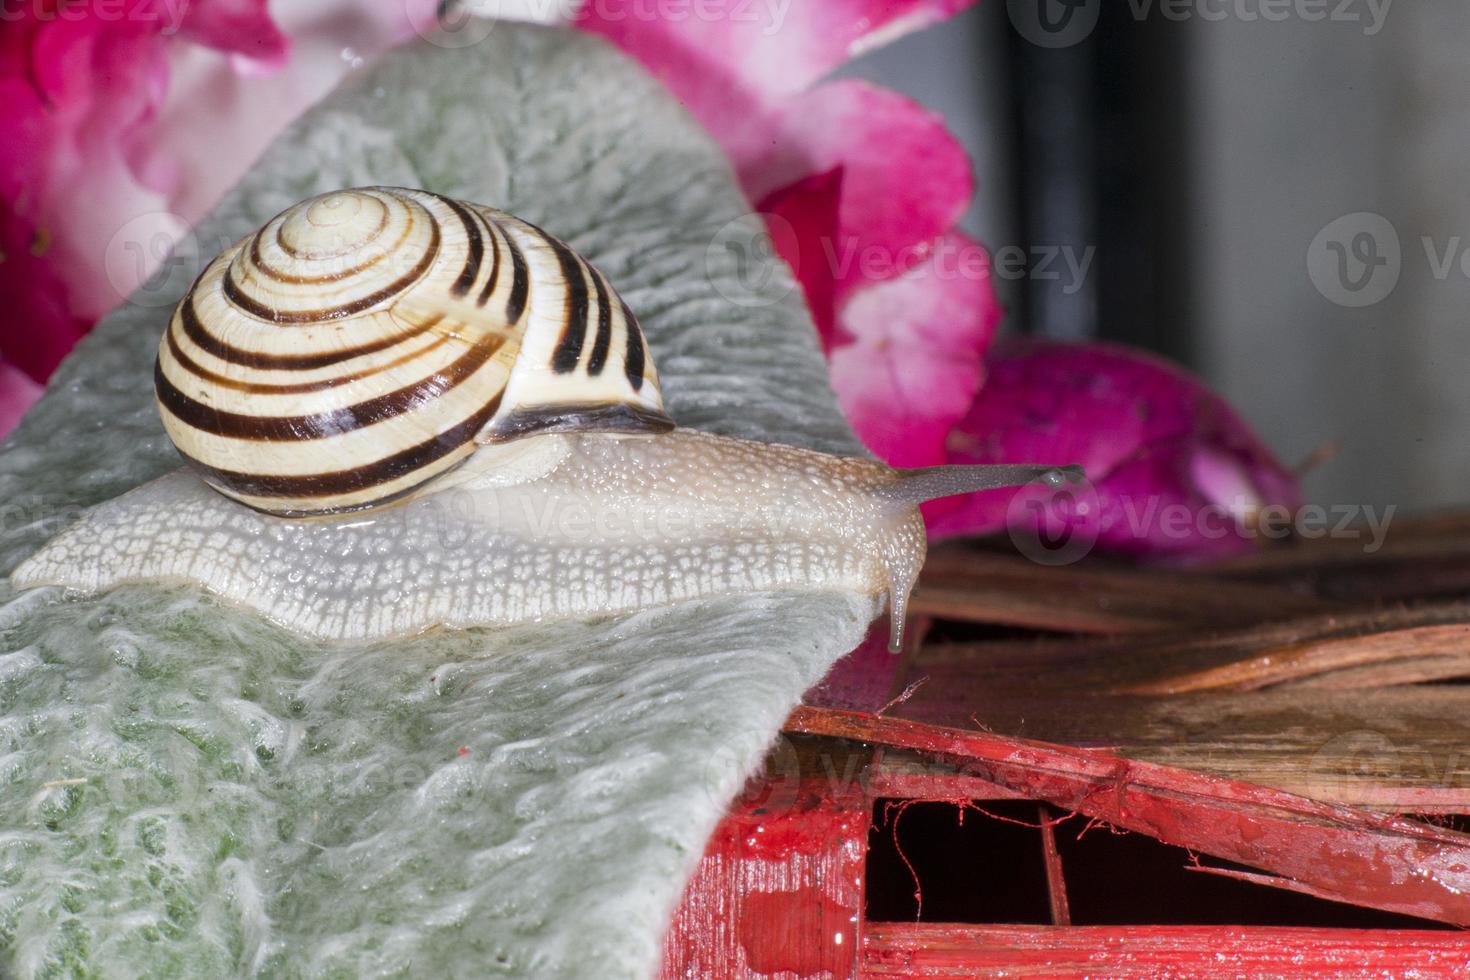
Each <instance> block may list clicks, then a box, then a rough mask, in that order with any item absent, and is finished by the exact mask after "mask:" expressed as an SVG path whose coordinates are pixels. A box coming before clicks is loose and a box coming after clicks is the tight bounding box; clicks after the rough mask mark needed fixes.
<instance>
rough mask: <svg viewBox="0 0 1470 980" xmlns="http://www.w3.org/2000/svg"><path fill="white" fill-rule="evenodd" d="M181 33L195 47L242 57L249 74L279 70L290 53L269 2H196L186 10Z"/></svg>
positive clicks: (233, 0) (180, 27) (219, 0)
mask: <svg viewBox="0 0 1470 980" xmlns="http://www.w3.org/2000/svg"><path fill="white" fill-rule="evenodd" d="M179 30H180V34H181V35H182V36H183V37H185V38H188V39H189V40H190V41H193V42H195V43H196V44H202V45H204V46H205V47H207V48H213V49H214V50H216V51H225V52H229V53H232V54H237V55H240V56H242V58H243V59H244V64H245V65H246V67H247V73H252V74H255V73H264V72H268V71H273V70H275V69H277V68H280V67H281V66H283V65H284V64H285V63H286V59H287V57H289V56H290V53H291V42H290V41H289V40H287V38H286V35H284V34H282V33H281V31H280V29H279V28H278V27H276V24H275V21H273V20H271V17H270V14H269V12H267V10H266V0H195V2H193V3H190V4H189V5H188V7H187V8H185V13H184V22H183V24H182V25H179Z"/></svg>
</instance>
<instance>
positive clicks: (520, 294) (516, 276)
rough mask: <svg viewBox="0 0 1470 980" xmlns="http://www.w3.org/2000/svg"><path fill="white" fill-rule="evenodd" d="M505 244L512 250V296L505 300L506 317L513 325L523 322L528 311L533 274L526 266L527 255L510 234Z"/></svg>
mask: <svg viewBox="0 0 1470 980" xmlns="http://www.w3.org/2000/svg"><path fill="white" fill-rule="evenodd" d="M505 244H506V246H507V247H508V248H509V250H510V296H509V298H507V299H506V301H505V319H506V320H507V321H508V322H509V323H510V324H512V325H515V324H517V323H520V322H521V315H522V314H523V313H525V312H526V300H527V299H529V298H530V295H531V274H530V272H529V271H528V270H527V268H526V256H525V255H524V254H522V252H521V249H520V246H519V245H517V244H516V243H515V239H514V238H511V237H510V236H509V235H506V236H505Z"/></svg>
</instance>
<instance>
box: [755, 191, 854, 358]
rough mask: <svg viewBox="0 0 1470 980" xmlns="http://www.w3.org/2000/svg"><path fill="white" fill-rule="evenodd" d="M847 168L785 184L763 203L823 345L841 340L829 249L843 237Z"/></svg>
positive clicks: (768, 223)
mask: <svg viewBox="0 0 1470 980" xmlns="http://www.w3.org/2000/svg"><path fill="white" fill-rule="evenodd" d="M841 200H842V168H841V167H838V168H836V169H834V170H829V171H827V172H826V173H820V174H814V175H813V176H811V177H807V178H805V179H804V180H799V181H797V182H796V183H794V184H791V185H790V186H788V187H783V188H781V189H780V190H779V191H777V192H776V193H774V194H772V195H771V196H769V197H767V198H766V199H765V200H764V201H762V202H761V203H760V206H759V208H758V210H759V211H760V212H761V213H762V214H764V215H765V216H766V227H767V229H768V231H769V232H770V235H771V242H772V244H773V245H774V247H775V249H776V254H778V255H780V256H781V258H782V259H784V260H785V261H786V264H787V265H789V266H791V271H792V272H794V273H795V274H796V278H797V280H798V281H799V282H800V283H801V288H802V292H803V293H804V294H805V295H806V305H807V307H808V308H809V309H810V310H811V311H812V319H813V320H814V321H815V322H816V325H817V335H818V336H820V337H821V338H822V347H823V349H825V350H828V351H830V350H831V348H832V345H833V344H834V343H835V342H836V339H837V282H836V278H835V277H834V275H833V271H832V264H831V263H830V262H827V261H825V259H824V258H823V256H824V250H825V249H826V248H827V247H829V246H830V244H831V243H832V242H833V241H835V240H836V238H837V212H838V206H839V205H840V203H841Z"/></svg>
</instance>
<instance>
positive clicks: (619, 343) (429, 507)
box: [11, 187, 1066, 647]
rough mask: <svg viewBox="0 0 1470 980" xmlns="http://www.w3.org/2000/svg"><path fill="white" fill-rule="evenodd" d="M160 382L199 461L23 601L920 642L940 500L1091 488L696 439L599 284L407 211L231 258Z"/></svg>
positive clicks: (312, 206) (407, 193) (248, 248)
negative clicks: (861, 623) (675, 418)
mask: <svg viewBox="0 0 1470 980" xmlns="http://www.w3.org/2000/svg"><path fill="white" fill-rule="evenodd" d="M154 374H155V385H156V389H157V395H158V403H159V408H160V411H161V413H162V416H163V422H164V427H165V428H166V429H167V431H168V434H169V436H170V437H171V438H172V439H173V441H174V444H175V445H176V446H177V447H178V449H179V451H180V452H181V453H182V454H183V456H184V458H185V460H186V461H187V462H188V464H189V465H188V466H187V467H185V468H184V469H182V470H179V471H177V472H174V473H171V474H168V475H166V476H163V477H160V478H159V479H157V480H154V481H153V482H151V483H148V484H145V485H143V486H141V487H138V488H136V489H134V490H131V491H129V492H128V493H125V494H123V495H122V496H120V497H118V498H116V499H114V500H109V501H106V502H105V503H102V504H100V505H98V506H97V507H95V508H93V509H92V510H90V511H88V512H87V513H86V514H85V515H83V517H82V518H81V519H80V520H79V521H78V522H77V523H75V524H74V525H72V526H71V527H69V528H67V529H66V530H65V531H63V532H62V533H61V534H59V535H57V536H56V537H55V538H54V539H52V540H51V541H50V542H48V543H47V544H46V545H45V546H43V547H42V548H41V549H40V550H39V551H38V552H36V553H35V554H34V555H32V556H31V557H30V558H28V559H27V560H26V561H25V562H24V563H22V564H21V566H20V567H19V568H17V569H16V570H15V572H14V573H12V575H11V582H12V583H13V584H14V585H15V586H16V587H17V588H21V589H26V588H35V587H39V586H47V585H56V586H63V587H65V588H68V589H75V590H79V591H82V592H97V591H101V590H104V589H110V588H112V587H114V586H117V585H121V584H124V583H128V582H154V581H179V580H184V581H188V582H192V583H194V584H196V585H198V586H200V587H201V588H204V589H206V590H208V591H210V592H213V593H215V594H217V595H220V596H223V597H225V598H226V599H229V600H232V601H234V602H237V603H239V604H241V605H243V606H245V607H247V608H251V609H255V610H257V611H259V612H260V613H262V614H263V615H265V616H267V617H269V618H270V619H272V620H274V621H275V622H277V623H280V624H282V625H283V626H286V627H288V628H290V629H291V630H293V631H296V632H297V633H300V634H302V635H306V636H311V637H316V638H320V639H327V640H349V641H360V640H380V639H388V638H393V637H400V636H407V635H411V634H414V633H417V632H419V631H422V630H425V629H431V628H434V627H440V626H450V627H471V626H509V625H516V624H523V623H532V622H543V621H546V620H552V619H566V618H574V617H584V616H597V615H613V614H620V613H630V612H635V611H638V610H642V609H648V608H652V607H657V606H662V605H668V604H671V603H676V602H685V601H690V600H694V599H700V598H706V597H715V596H728V595H732V594H738V593H743V592H756V591H762V590H779V589H800V590H809V591H825V592H833V593H840V594H845V595H854V596H864V597H868V598H869V599H873V600H879V601H881V600H883V599H886V601H887V604H888V606H889V609H890V612H891V618H892V632H891V634H890V638H891V641H892V643H893V645H894V646H895V647H896V646H897V645H898V644H899V642H900V640H901V638H902V634H903V622H904V611H905V608H906V603H907V601H908V596H909V592H910V590H911V589H912V588H913V586H914V582H915V581H916V579H917V577H918V573H919V568H920V567H921V566H922V565H923V562H924V553H925V547H926V545H925V534H924V522H923V519H922V517H921V515H920V513H919V505H920V504H921V503H923V502H924V501H926V500H932V499H935V498H937V497H944V496H949V495H952V494H958V493H969V492H971V491H974V490H981V489H988V488H994V487H1003V486H1015V485H1018V484H1021V483H1025V482H1028V481H1031V480H1035V479H1043V480H1045V481H1046V482H1048V483H1050V484H1052V485H1053V486H1056V485H1059V481H1061V480H1062V479H1064V478H1065V476H1066V475H1065V474H1063V473H1061V472H1059V471H1056V470H1052V469H1050V468H1048V467H1038V466H1008V465H1002V466H938V467H929V468H925V469H913V470H902V469H893V468H891V467H889V466H886V465H884V464H883V463H880V462H878V461H877V460H874V459H868V458H863V457H846V456H834V455H830V454H827V453H820V452H814V451H812V450H808V449H799V448H797V447H794V446H781V445H772V444H766V443H760V442H750V441H747V440H744V439H735V438H730V437H727V436H719V435H714V434H712V433H707V432H701V431H699V430H696V429H675V428H674V424H673V422H672V421H671V420H670V419H669V417H668V416H667V415H666V414H664V410H663V404H662V401H661V398H660V394H659V384H658V375H657V373H656V372H655V371H654V367H653V363H652V360H651V359H650V357H649V355H648V352H647V348H646V347H645V345H644V339H643V334H642V331H641V330H640V328H639V326H638V322H637V320H635V319H634V318H633V314H632V313H630V312H629V311H628V308H627V306H625V305H624V304H623V302H622V301H621V300H620V299H618V296H617V294H616V293H615V292H614V291H613V289H612V287H611V286H610V285H609V284H608V282H607V280H606V279H604V278H603V277H602V275H601V274H599V273H598V272H597V270H595V269H593V268H592V267H591V266H590V265H588V264H587V263H586V262H585V261H583V260H582V259H580V258H579V257H578V256H577V255H576V254H575V253H573V252H572V250H571V249H569V248H568V247H567V246H566V245H564V244H562V243H561V242H559V241H557V240H556V239H555V238H552V237H551V236H549V235H547V234H546V233H544V232H542V231H540V230H539V229H537V228H535V227H533V226H531V225H529V224H527V223H525V222H524V221H520V220H518V219H516V218H513V217H511V216H510V215H508V214H505V213H503V212H500V211H494V210H492V209H490V208H485V207H481V206H478V205H474V204H466V203H462V202H458V201H451V200H449V199H448V198H443V197H439V196H437V195H434V194H430V193H427V192H424V191H416V190H404V189H400V188H388V187H368V188H360V189H358V190H350V191H339V192H335V193H331V194H324V195H322V196H321V197H317V198H313V199H311V200H309V201H305V202H303V203H301V204H299V205H297V206H295V207H293V208H290V209H288V210H286V211H284V212H282V213H281V214H280V215H277V216H276V217H275V218H273V219H272V220H271V221H269V222H267V223H266V225H265V227H263V228H261V229H260V230H259V231H257V232H256V233H254V234H253V235H250V236H249V237H247V238H245V239H244V240H243V241H241V242H239V243H237V244H236V245H234V246H233V247H232V248H230V249H228V250H226V251H225V253H224V254H223V255H221V256H220V257H219V258H217V259H216V260H215V261H214V262H212V263H211V264H210V265H209V266H208V268H206V269H205V270H204V272H203V273H202V274H201V275H200V277H199V279H198V281H197V282H196V283H195V284H194V285H193V287H192V288H191V289H190V290H189V292H188V294H187V295H186V296H185V297H184V299H183V301H182V302H181V303H180V304H179V307H178V309H177V310H176V311H175V312H174V314H173V317H172V318H171V320H170V321H169V323H168V325H167V327H166V329H165V331H164V338H163V342H162V344H161V346H160V350H159V355H158V364H157V367H156V370H155V372H154ZM644 433H657V434H658V438H652V439H649V438H628V435H629V434H644ZM523 437H524V438H523ZM451 469H453V470H454V472H453V473H450V472H449V471H450V470H451ZM201 478H202V479H201ZM211 488H212V489H211ZM215 491H219V492H218V493H216V492H215ZM221 494H223V496H221ZM226 498H229V499H226ZM391 501H399V503H398V505H397V506H393V507H387V506H383V507H381V508H380V509H378V510H374V511H372V512H371V514H370V516H369V517H367V518H362V517H360V516H359V515H358V514H357V513H355V512H356V511H360V510H362V509H364V508H371V507H375V506H377V505H383V504H387V503H389V502H391ZM241 505H245V506H241ZM334 515H340V516H334ZM875 611H876V607H875Z"/></svg>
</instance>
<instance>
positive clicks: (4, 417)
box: [0, 361, 45, 439]
mask: <svg viewBox="0 0 1470 980" xmlns="http://www.w3.org/2000/svg"><path fill="white" fill-rule="evenodd" d="M44 390H45V389H44V388H43V387H42V386H41V385H38V384H36V382H34V381H32V380H31V379H30V378H28V377H27V376H26V374H25V372H24V371H21V370H19V369H17V368H14V367H11V366H10V365H9V364H6V363H5V362H4V361H0V439H4V438H5V434H6V433H8V432H9V431H10V430H11V429H13V428H15V425H16V423H17V422H19V421H20V417H21V416H22V415H24V414H25V413H26V409H28V408H30V407H31V406H32V405H33V404H35V402H36V399H37V398H40V397H41V392H42V391H44Z"/></svg>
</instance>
